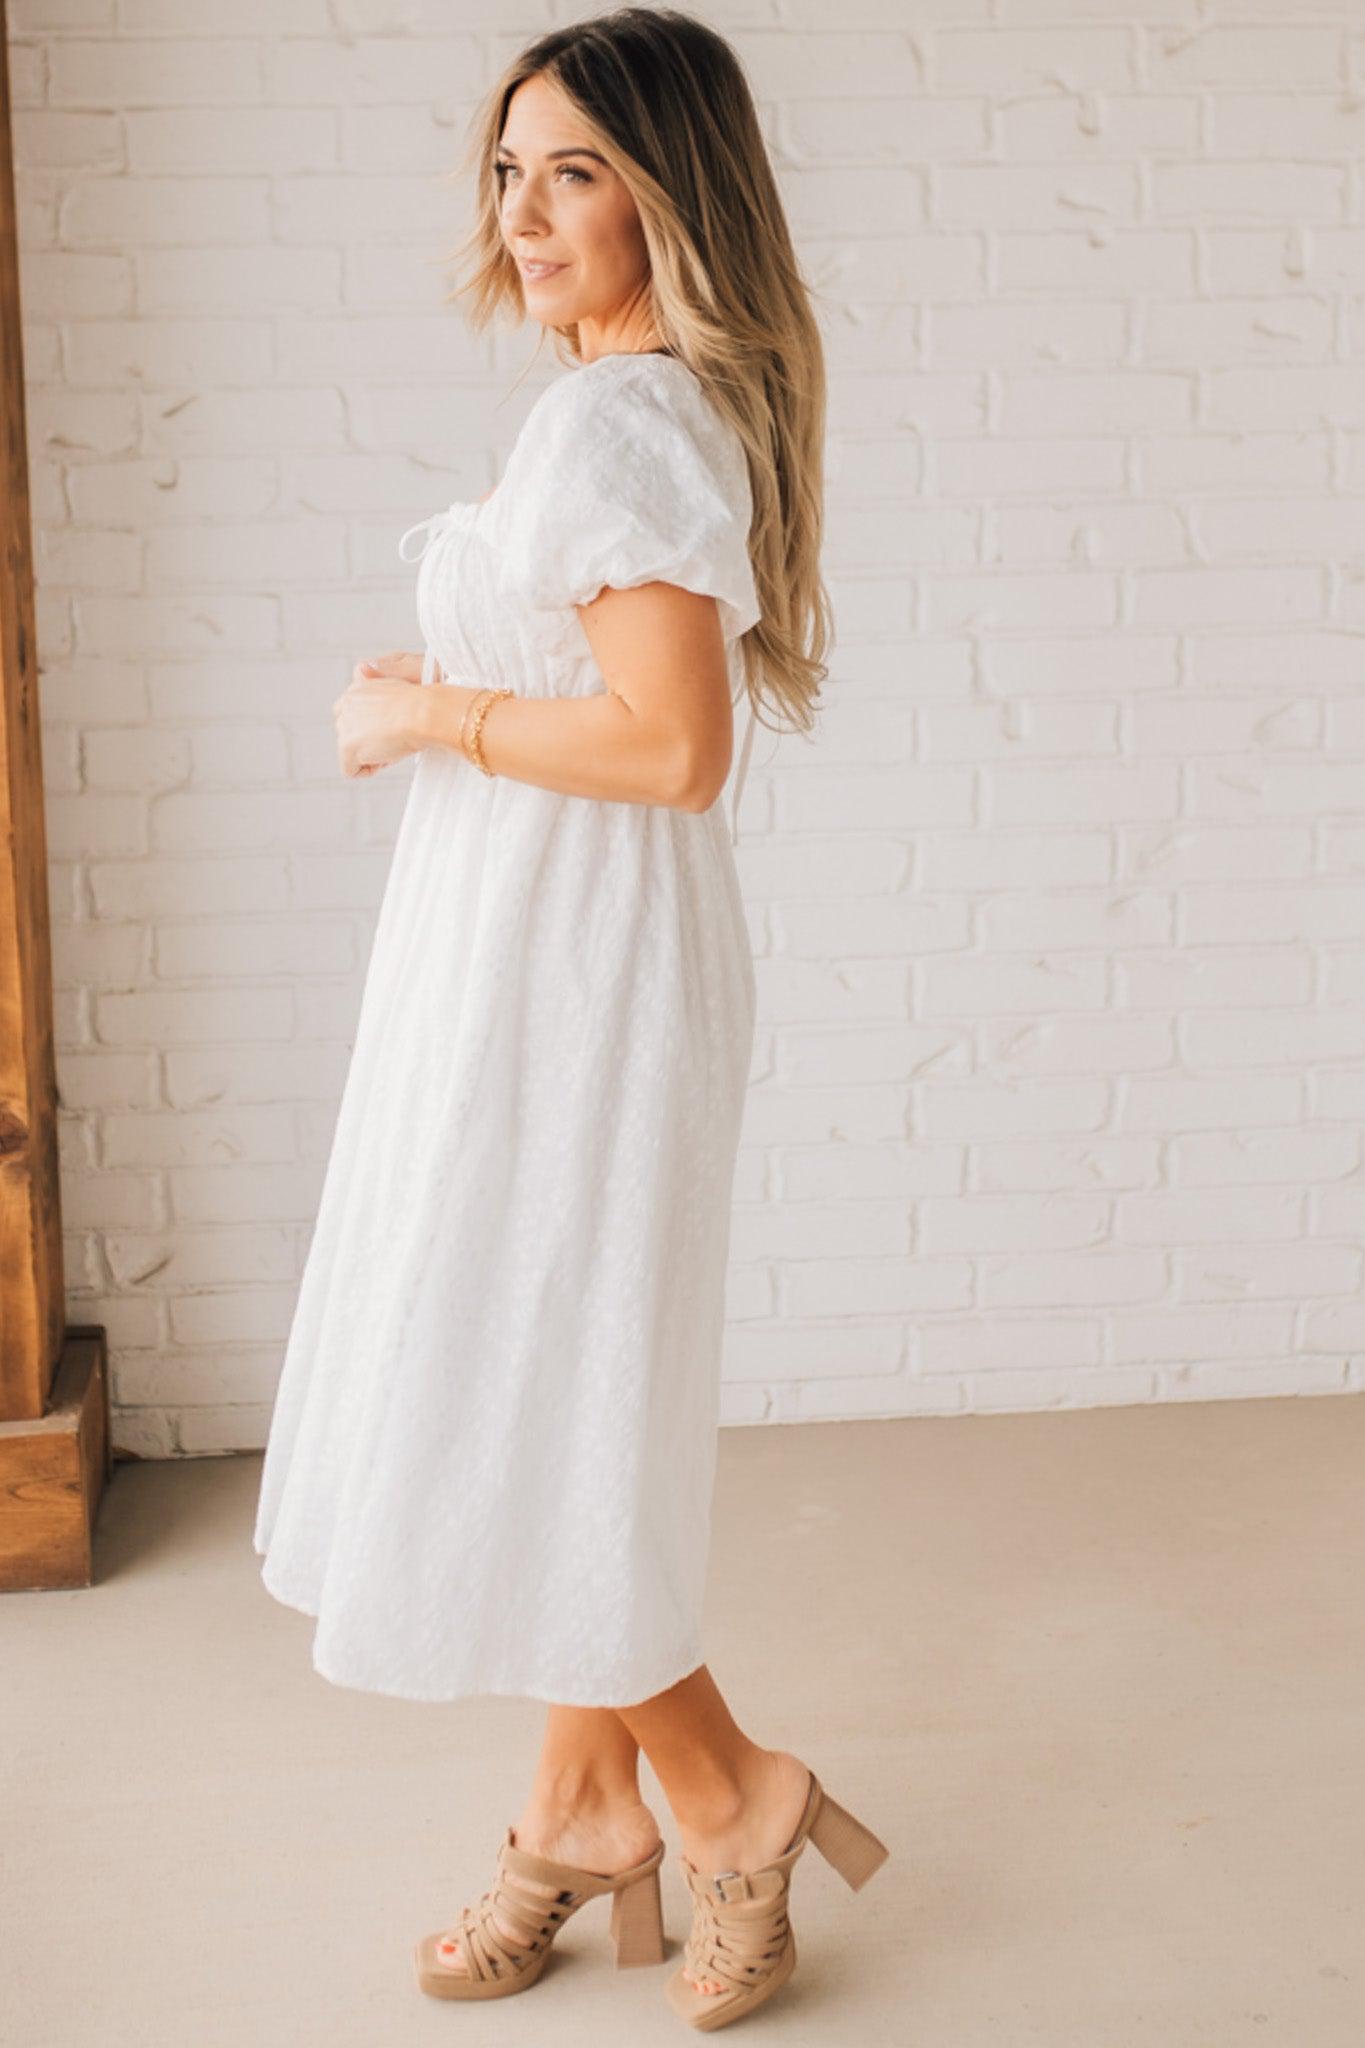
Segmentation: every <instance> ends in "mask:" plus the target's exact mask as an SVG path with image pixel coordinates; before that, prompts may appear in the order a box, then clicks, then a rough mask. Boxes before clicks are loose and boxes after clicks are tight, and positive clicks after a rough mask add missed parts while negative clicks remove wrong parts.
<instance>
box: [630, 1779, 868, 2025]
mask: <svg viewBox="0 0 1365 2048" xmlns="http://www.w3.org/2000/svg"><path fill="white" fill-rule="evenodd" d="M807 1837H809V1839H810V1840H811V1841H812V1842H814V1844H815V1846H816V1848H817V1849H818V1850H819V1851H820V1854H821V1855H822V1856H823V1857H824V1859H825V1861H826V1862H827V1863H828V1864H830V1865H831V1867H832V1868H833V1869H835V1870H837V1871H838V1873H839V1875H840V1877H842V1878H843V1880H844V1882H845V1884H847V1885H849V1886H850V1887H851V1888H852V1889H853V1890H854V1891H855V1892H856V1891H858V1890H859V1889H860V1888H861V1887H862V1886H863V1885H865V1884H866V1883H867V1880H868V1879H869V1878H870V1877H871V1876H872V1874H873V1872H874V1871H876V1870H879V1869H880V1868H881V1866H882V1864H883V1863H885V1861H886V1859H887V1857H888V1856H889V1855H890V1853H891V1852H890V1850H889V1849H888V1848H887V1846H886V1844H885V1843H884V1842H879V1841H878V1839H877V1837H876V1836H875V1835H874V1834H873V1833H872V1830H871V1829H870V1828H865V1827H864V1826H863V1824H862V1822H861V1821H859V1820H855V1819H854V1818H853V1815H852V1814H851V1813H848V1812H846V1811H845V1809H844V1808H843V1807H842V1806H840V1805H838V1804H837V1803H836V1801H834V1800H833V1799H831V1798H830V1796H829V1794H828V1792H826V1791H825V1790H824V1789H823V1788H822V1786H821V1785H820V1782H819V1780H818V1779H817V1778H816V1775H815V1773H814V1771H812V1772H811V1774H810V1791H809V1792H808V1794H807V1795H806V1805H805V1810H804V1811H803V1813H802V1815H801V1819H800V1821H799V1823H798V1825H797V1829H796V1833H795V1834H794V1835H793V1836H792V1838H791V1841H790V1842H789V1843H788V1844H787V1847H786V1848H785V1849H784V1850H783V1852H782V1854H781V1855H780V1856H778V1857H776V1858H775V1859H774V1860H773V1862H771V1863H767V1864H765V1865H764V1867H763V1868H762V1870H747V1871H746V1870H722V1871H720V1872H719V1873H718V1874H717V1875H716V1876H715V1877H703V1876H702V1874H701V1872H700V1871H699V1870H698V1869H697V1868H696V1866H695V1864H693V1863H691V1862H689V1860H688V1858H687V1857H686V1856H684V1857H682V1859H681V1861H682V1866H683V1874H684V1876H685V1877H686V1879H687V1884H688V1889H689V1890H690V1891H691V1893H692V1899H693V1914H692V1932H691V1934H690V1935H689V1936H688V1941H687V1948H686V1952H685V1955H684V1959H683V1964H682V1967H681V1968H679V1969H677V1970H675V1971H674V1972H673V1975H672V1976H671V1977H670V1978H669V1979H668V1980H667V1982H666V1983H665V1985H664V1991H665V1993H666V1994H667V1997H668V2002H669V2004H670V2005H671V2006H672V2008H673V2010H674V2012H676V2013H679V2014H680V2015H681V2016H682V2018H683V2019H685V2020H686V2021H687V2022H688V2024H689V2025H690V2026H693V2027H696V2028H698V2029H699V2030H700V2031H701V2032H702V2033H704V2034H710V2033H714V2032H715V2030H716V2028H717V2027H728V2026H729V2024H730V2022H731V2020H738V2019H742V2018H743V2017H744V2015H745V2013H748V2012H752V2011H753V2010H754V2008H755V2007H756V2006H760V2005H762V2004H763V2003H764V2002H765V2000H767V1999H769V1998H771V1997H772V1995H773V1993H774V1992H775V1991H778V1990H780V1989H781V1987H782V1986H783V1985H784V1984H785V1983H786V1981H787V1979H788V1977H790V1975H791V1973H792V1971H793V1970H794V1969H795V1968H796V1937H795V1935H794V1934H793V1932H792V1927H791V1922H790V1920H789V1919H788V1918H787V1897H788V1893H789V1890H790V1887H791V1872H792V1866H793V1864H794V1863H795V1862H796V1859H797V1857H798V1856H799V1855H800V1854H801V1851H802V1850H803V1849H804V1848H805V1846H806V1840H807ZM684 1969H686V1970H690V1971H691V1973H692V1975H693V1977H695V1978H698V1979H705V1978H709V1979H710V1980H711V1982H712V1983H715V1984H723V1985H724V1986H725V1989H724V1990H723V1991H703V1990H701V1988H700V1985H699V1984H690V1983H689V1982H688V1981H687V1978H686V1977H685V1976H684V1975H683V1970H684Z"/></svg>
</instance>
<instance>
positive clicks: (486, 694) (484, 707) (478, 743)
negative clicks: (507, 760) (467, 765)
mask: <svg viewBox="0 0 1365 2048" xmlns="http://www.w3.org/2000/svg"><path fill="white" fill-rule="evenodd" d="M512 694H513V692H512V690H511V689H510V688H507V687H504V688H503V689H501V690H485V691H483V693H482V697H481V699H478V700H476V701H475V707H474V722H473V724H472V725H471V726H470V728H469V747H468V753H469V758H470V760H471V761H472V762H473V763H474V766H475V767H476V768H478V769H480V770H482V772H483V773H484V774H485V775H489V776H491V775H492V773H493V770H492V769H491V768H490V767H489V765H488V763H487V761H485V760H484V757H483V722H484V720H485V718H487V716H488V713H489V710H490V708H491V707H492V706H493V705H494V704H496V703H497V701H498V699H499V697H510V696H512Z"/></svg>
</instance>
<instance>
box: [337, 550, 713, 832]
mask: <svg viewBox="0 0 1365 2048" xmlns="http://www.w3.org/2000/svg"><path fill="white" fill-rule="evenodd" d="M576 609H577V612H578V616H579V618H580V619H581V620H582V622H583V630H584V633H585V634H586V636H587V640H588V644H589V646H590V647H591V649H592V652H593V657H594V659H595V661H596V663H597V666H598V668H599V670H600V671H601V674H602V677H603V680H604V681H605V682H606V685H607V694H606V695H603V694H601V693H597V694H595V695H593V696H591V697H519V696H514V697H505V698H500V699H498V700H496V701H495V702H494V703H492V704H491V705H490V706H489V709H488V711H487V714H486V716H485V718H484V723H483V730H482V735H481V737H482V741H483V757H484V760H485V761H486V762H487V764H488V766H489V768H490V769H491V770H492V771H493V773H494V774H495V775H507V776H511V777H512V778H513V779H514V780H516V781H518V782H531V783H534V784H536V785H537V787H539V788H541V789H553V790H558V791H560V792H562V793H563V794H564V795H567V796H590V797H599V798H603V799H605V800H606V801H608V802H615V803H646V804H667V805H670V806H673V807H675V808H677V809H680V810H687V811H705V810H709V809H710V807H711V805H712V804H713V803H714V802H715V800H716V798H717V797H718V796H719V794H720V792H721V790H722V789H723V788H724V786H725V778H726V776H727V775H728V774H729V771H730V758H731V750H732V746H733V720H732V716H731V709H730V679H729V672H728V669H727V666H726V659H725V642H724V638H723V636H722V633H721V627H720V614H719V612H718V610H717V607H716V601H715V599H714V598H713V597H705V596H701V595H699V594H698V593H696V592H694V591H690V590H683V589H682V588H680V587H679V586H678V585H677V584H673V583H644V584H640V585H638V586H637V587H636V588H635V589H632V590H615V589H610V588H608V589H604V590H603V591H601V592H600V593H599V595H598V596H597V597H595V598H594V599H593V600H592V602H591V603H590V604H585V605H579V606H577V607H576ZM395 673H406V671H396V670H395V669H390V670H389V676H390V677H392V676H393V675H394V674H395ZM384 683H385V679H384V677H383V676H381V678H380V685H381V686H383V685H384ZM364 687H365V686H364V685H363V684H353V685H352V690H353V691H355V690H363V689H364ZM350 694H351V693H350V692H348V693H347V696H346V697H342V698H340V699H339V700H338V708H339V709H340V707H341V706H344V705H346V704H347V703H348V699H349V698H350ZM477 695H478V691H477V690H476V689H473V688H470V687H468V686H466V685H464V684H448V685H443V686H439V687H433V688H430V689H414V688H413V687H412V685H411V682H410V681H408V682H406V683H405V684H404V685H403V687H402V689H401V690H399V691H397V692H396V693H395V692H394V689H393V685H392V683H391V682H390V683H389V684H388V685H387V687H386V688H385V687H381V688H380V689H378V690H375V689H374V688H373V686H371V694H370V696H369V698H368V699H362V701H361V703H357V704H355V705H354V707H353V730H352V733H351V735H350V738H351V740H352V742H353V744H352V752H353V754H354V755H355V756H356V764H355V766H354V767H353V768H348V769H347V772H348V773H355V772H359V768H360V763H361V761H363V760H364V758H365V751H366V750H365V744H364V742H365V737H366V734H365V733H364V731H363V730H358V729H355V720H357V719H359V720H361V721H364V719H365V712H364V710H362V703H364V704H367V705H368V711H369V723H370V725H371V728H372V731H371V735H370V736H371V737H373V738H374V739H376V740H380V741H381V750H382V739H383V737H384V735H381V733H380V731H379V728H380V727H386V728H387V735H386V736H387V740H388V744H389V747H390V748H391V747H392V744H393V740H394V738H395V734H394V727H393V720H394V719H395V718H396V719H398V720H399V721H400V723H401V725H402V734H401V739H402V740H405V741H406V742H407V744H406V745H401V744H400V749H399V751H400V753H401V752H411V751H414V750H415V749H417V748H419V747H429V746H448V747H458V745H459V733H460V722H461V720H462V719H463V717H464V714H465V711H466V709H467V708H468V707H469V705H470V704H471V703H472V702H473V700H474V698H475V697H476V696H477ZM388 758H397V756H396V755H394V754H392V753H391V752H390V753H389V755H388ZM343 763H344V750H343Z"/></svg>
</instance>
